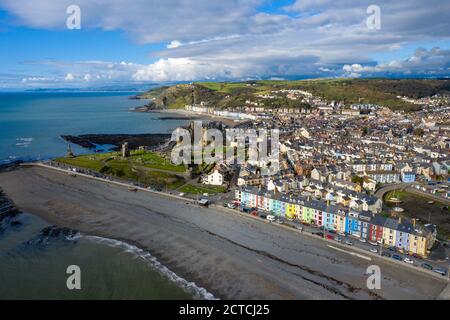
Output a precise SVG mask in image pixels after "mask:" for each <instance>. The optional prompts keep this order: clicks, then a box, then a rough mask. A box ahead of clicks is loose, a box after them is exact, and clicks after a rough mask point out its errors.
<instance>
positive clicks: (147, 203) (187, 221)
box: [0, 167, 446, 299]
mask: <svg viewBox="0 0 450 320" xmlns="http://www.w3.org/2000/svg"><path fill="white" fill-rule="evenodd" d="M0 187H3V188H4V190H5V192H6V193H7V194H8V195H9V196H10V197H11V198H12V199H13V200H14V202H15V203H16V204H17V206H18V207H19V208H21V209H22V210H24V211H26V212H29V213H33V214H36V215H39V216H40V217H42V218H44V219H45V220H47V221H49V222H50V223H53V224H56V225H59V226H62V227H69V228H72V229H77V230H80V231H82V232H85V233H88V234H91V235H98V236H102V237H107V238H113V239H117V240H122V241H126V242H128V243H130V244H134V245H136V246H138V247H140V248H143V249H145V250H148V251H149V252H150V253H151V254H152V255H154V256H155V257H157V258H158V260H159V261H161V262H162V263H163V264H165V265H166V266H167V267H169V268H170V269H171V270H173V271H174V272H176V273H177V274H178V275H179V276H181V277H183V278H185V279H187V280H189V281H193V282H195V283H196V284H197V285H199V286H201V287H204V288H206V289H207V290H208V291H210V292H212V293H213V294H214V295H215V296H216V297H219V298H228V299H435V298H437V297H438V296H439V294H440V293H441V291H442V290H444V288H445V286H446V282H445V281H441V280H438V279H436V278H433V277H430V276H427V275H425V274H420V273H417V272H414V271H412V270H408V269H405V268H399V266H397V265H395V264H391V263H387V262H385V261H383V260H378V259H377V258H373V259H372V261H367V260H365V259H361V258H359V257H355V256H352V255H349V254H348V253H346V252H341V251H336V250H334V249H332V248H330V247H329V246H328V243H326V242H323V241H320V240H317V239H313V238H309V237H305V236H302V235H299V234H297V233H295V232H289V231H287V230H284V229H282V228H278V227H276V226H274V225H270V224H267V223H263V222H261V221H257V220H253V219H246V218H243V217H240V216H238V215H235V214H231V213H227V212H224V211H222V210H218V209H212V208H210V209H205V208H199V207H197V206H195V205H193V204H188V203H187V202H184V201H181V200H175V199H171V198H168V197H165V196H160V195H155V194H151V193H147V192H141V191H139V192H137V193H133V192H130V191H128V190H127V189H126V188H124V187H121V186H116V185H111V184H108V183H104V182H99V181H95V180H92V179H88V178H83V177H76V178H73V177H70V176H69V175H67V174H65V173H60V172H56V171H54V170H50V169H45V168H38V167H33V168H23V169H20V170H16V171H12V172H6V173H0ZM373 264H376V265H379V266H380V268H381V272H382V282H381V290H369V289H367V288H366V280H367V276H365V275H364V274H365V271H366V268H367V267H368V266H369V265H373Z"/></svg>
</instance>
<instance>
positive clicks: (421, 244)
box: [235, 187, 436, 256]
mask: <svg viewBox="0 0 450 320" xmlns="http://www.w3.org/2000/svg"><path fill="white" fill-rule="evenodd" d="M235 196H236V201H238V202H239V203H240V204H241V206H244V207H248V208H257V209H258V210H261V211H263V212H267V213H271V214H274V215H276V216H279V217H286V218H289V219H297V220H300V221H301V222H303V223H308V224H313V225H316V226H323V227H324V229H326V230H329V231H335V232H337V233H340V234H348V235H350V236H352V237H355V238H359V239H366V240H368V241H371V242H377V243H380V244H383V245H384V246H387V247H395V248H397V249H398V250H400V251H404V252H409V253H415V254H418V255H421V256H427V254H428V253H429V250H430V249H431V247H432V246H433V244H434V241H435V240H436V228H435V226H432V225H426V226H425V227H418V226H416V225H415V222H414V223H411V222H410V221H407V220H405V221H401V220H396V219H392V218H386V217H383V216H380V215H377V214H374V213H372V212H369V211H362V212H358V211H355V210H350V211H348V210H349V209H348V208H346V207H343V206H339V205H332V204H331V205H330V203H325V202H322V201H317V200H310V199H305V198H303V197H301V196H292V195H289V196H288V195H281V194H279V193H276V192H273V191H266V190H261V189H257V188H255V187H245V188H242V189H238V190H236V195H235Z"/></svg>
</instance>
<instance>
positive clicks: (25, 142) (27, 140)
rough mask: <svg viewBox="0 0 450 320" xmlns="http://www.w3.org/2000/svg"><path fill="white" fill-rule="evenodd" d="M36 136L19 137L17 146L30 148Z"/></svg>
mask: <svg viewBox="0 0 450 320" xmlns="http://www.w3.org/2000/svg"><path fill="white" fill-rule="evenodd" d="M33 140H34V138H17V139H16V141H18V142H16V146H17V147H22V148H28V147H29V146H30V144H31V143H32V142H33Z"/></svg>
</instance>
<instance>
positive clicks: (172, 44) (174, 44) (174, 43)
mask: <svg viewBox="0 0 450 320" xmlns="http://www.w3.org/2000/svg"><path fill="white" fill-rule="evenodd" d="M179 46H181V42H180V41H178V40H173V41H171V42H170V43H169V44H168V45H167V48H168V49H174V48H178V47H179Z"/></svg>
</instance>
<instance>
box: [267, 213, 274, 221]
mask: <svg viewBox="0 0 450 320" xmlns="http://www.w3.org/2000/svg"><path fill="white" fill-rule="evenodd" d="M266 219H267V220H269V221H270V222H274V221H275V216H272V215H270V214H269V215H268V216H267V217H266Z"/></svg>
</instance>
